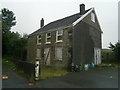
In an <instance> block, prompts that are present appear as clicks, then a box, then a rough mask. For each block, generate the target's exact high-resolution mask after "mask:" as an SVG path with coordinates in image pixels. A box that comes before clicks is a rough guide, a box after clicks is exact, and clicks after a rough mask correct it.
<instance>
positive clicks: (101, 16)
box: [1, 0, 118, 48]
mask: <svg viewBox="0 0 120 90" xmlns="http://www.w3.org/2000/svg"><path fill="white" fill-rule="evenodd" d="M81 3H84V4H85V5H86V9H89V8H91V7H94V8H95V11H96V14H97V17H98V20H99V23H100V26H101V28H102V31H103V35H102V46H103V48H107V47H108V46H109V43H110V42H112V43H113V44H114V43H116V42H117V41H118V2H117V1H115V0H114V1H113V0H109V2H107V1H105V2H103V1H100V0H96V2H94V1H92V0H91V2H86V1H85V0H84V1H83V0H76V1H75V0H66V1H64V0H60V1H54V0H51V2H50V1H48V2H47V0H45V1H39V2H38V1H37V0H36V1H34V2H33V1H30V2H28V1H26V2H15V1H12V2H8V1H2V3H1V8H3V7H5V8H8V9H9V10H12V11H13V12H14V13H15V16H16V19H17V24H16V26H14V27H13V28H12V31H18V32H19V33H21V34H23V33H27V34H30V33H32V32H34V31H36V30H37V29H38V28H39V27H40V19H41V18H44V20H45V25H46V24H48V23H49V22H52V21H55V20H57V19H61V18H64V17H66V16H69V15H72V14H75V13H78V12H79V4H81Z"/></svg>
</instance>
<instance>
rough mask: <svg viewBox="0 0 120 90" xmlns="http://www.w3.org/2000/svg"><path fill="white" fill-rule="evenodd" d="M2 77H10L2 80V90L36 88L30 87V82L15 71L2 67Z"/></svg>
mask: <svg viewBox="0 0 120 90" xmlns="http://www.w3.org/2000/svg"><path fill="white" fill-rule="evenodd" d="M2 75H6V76H8V78H7V79H3V80H2V88H33V87H34V86H30V85H28V83H29V82H28V80H27V79H26V78H24V77H22V76H20V75H18V74H16V73H15V72H14V71H12V70H10V69H8V68H6V67H4V66H3V67H2Z"/></svg>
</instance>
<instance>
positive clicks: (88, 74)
mask: <svg viewBox="0 0 120 90" xmlns="http://www.w3.org/2000/svg"><path fill="white" fill-rule="evenodd" d="M3 75H7V76H8V77H9V78H8V79H6V80H2V86H3V87H2V88H34V86H29V85H28V83H29V82H28V81H27V80H26V79H25V78H23V77H21V76H19V75H18V74H16V73H15V72H14V71H12V70H9V69H7V68H5V67H3ZM37 85H40V87H41V88H118V69H108V70H88V71H81V72H73V73H70V74H68V75H65V76H62V77H56V78H51V79H47V80H40V81H39V82H38V84H37Z"/></svg>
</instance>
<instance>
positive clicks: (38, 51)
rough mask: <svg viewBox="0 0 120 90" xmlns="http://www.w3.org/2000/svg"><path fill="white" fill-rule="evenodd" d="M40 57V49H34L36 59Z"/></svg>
mask: <svg viewBox="0 0 120 90" xmlns="http://www.w3.org/2000/svg"><path fill="white" fill-rule="evenodd" d="M40 57H41V51H40V49H36V58H40Z"/></svg>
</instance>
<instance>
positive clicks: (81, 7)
mask: <svg viewBox="0 0 120 90" xmlns="http://www.w3.org/2000/svg"><path fill="white" fill-rule="evenodd" d="M83 14H85V4H80V15H83Z"/></svg>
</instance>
